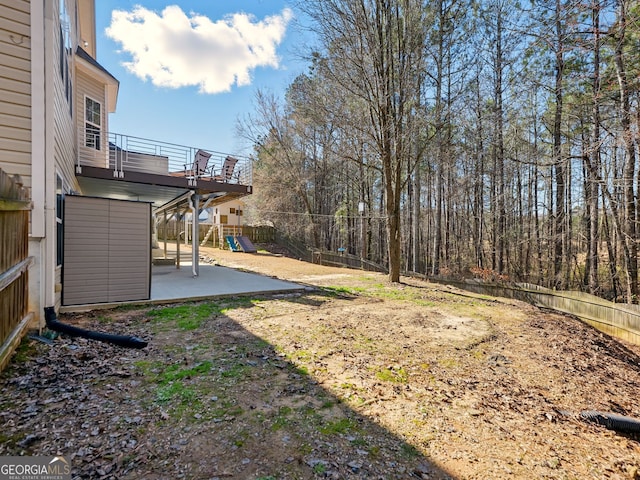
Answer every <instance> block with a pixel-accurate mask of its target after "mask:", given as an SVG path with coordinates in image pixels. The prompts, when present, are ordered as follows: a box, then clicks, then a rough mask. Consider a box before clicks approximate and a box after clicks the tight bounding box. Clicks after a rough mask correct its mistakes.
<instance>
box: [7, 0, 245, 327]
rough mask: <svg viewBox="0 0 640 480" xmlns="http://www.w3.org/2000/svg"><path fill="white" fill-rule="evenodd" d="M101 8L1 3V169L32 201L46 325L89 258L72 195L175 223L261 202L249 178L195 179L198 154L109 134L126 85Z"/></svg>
mask: <svg viewBox="0 0 640 480" xmlns="http://www.w3.org/2000/svg"><path fill="white" fill-rule="evenodd" d="M94 1H95V0H55V1H54V0H0V67H1V68H2V74H1V75H0V169H2V170H3V171H5V172H6V173H8V174H10V175H19V176H20V178H21V179H22V182H23V184H24V186H25V187H26V188H27V189H28V191H29V192H30V198H31V202H32V210H31V218H30V228H29V254H30V255H31V256H32V257H33V259H34V263H33V266H32V268H31V270H30V272H29V305H30V307H29V309H30V311H32V312H34V313H35V318H36V319H37V321H39V323H40V325H42V322H43V320H42V319H43V310H44V308H45V307H52V306H53V307H56V308H58V307H59V306H60V305H61V303H62V302H63V298H64V290H65V278H64V276H65V275H66V274H68V272H69V271H71V270H72V269H71V268H67V269H66V270H65V269H64V268H63V267H64V264H65V262H66V263H67V264H69V258H68V257H69V256H71V255H75V252H76V251H81V250H82V248H76V247H75V244H74V245H71V246H70V245H67V246H66V247H65V246H64V239H65V235H67V233H68V232H66V230H65V224H69V221H70V220H74V219H75V220H76V224H82V223H83V222H85V221H89V222H90V221H91V219H88V220H85V219H81V220H78V218H77V215H79V213H78V212H86V211H89V210H91V209H90V208H88V207H85V206H81V207H79V208H78V207H77V206H76V209H75V210H70V212H71V213H70V215H73V216H74V218H71V219H70V218H65V216H64V211H65V198H67V196H69V195H74V196H80V195H81V196H91V197H95V198H97V199H103V200H105V201H106V200H107V199H110V200H115V199H118V200H121V201H133V200H135V201H143V202H147V204H148V205H149V206H150V208H152V209H153V212H152V215H158V214H162V215H165V216H166V215H167V214H169V215H173V214H177V213H178V212H184V211H185V209H187V208H192V209H193V208H195V209H196V210H197V209H198V206H199V203H198V202H199V201H200V200H202V201H206V202H207V206H208V207H210V206H212V205H215V204H216V202H219V201H222V199H223V197H231V198H234V197H239V196H242V195H247V194H250V193H251V186H250V181H244V182H242V181H241V180H246V179H247V178H248V177H247V175H246V173H245V175H244V177H242V176H241V175H238V177H237V178H238V181H237V182H235V183H234V184H231V183H226V182H223V183H221V182H219V181H216V180H214V179H213V178H210V179H200V178H199V177H193V176H191V177H189V176H188V175H187V170H188V163H189V162H190V161H191V159H192V158H193V152H194V151H196V150H197V149H191V148H189V147H184V148H183V149H182V150H179V154H177V155H178V158H175V156H176V153H175V152H176V150H177V149H176V148H174V146H172V148H170V149H167V148H165V150H166V151H170V152H171V153H165V152H164V151H163V147H162V145H160V144H153V145H152V144H151V142H150V141H144V142H140V141H137V142H134V141H132V139H130V138H128V137H125V136H123V135H116V134H113V133H111V132H110V131H109V125H108V120H109V113H111V112H114V111H115V109H116V104H117V98H118V90H119V88H120V84H119V82H118V80H117V79H116V78H114V77H113V75H111V74H110V73H109V72H108V71H107V70H106V69H105V68H103V67H102V66H101V65H100V63H99V62H98V60H97V52H96V29H95V24H96V22H95V3H94ZM132 145H136V146H135V148H134V147H132ZM180 171H182V172H184V174H180ZM239 171H240V170H239ZM176 172H178V173H177V174H176ZM97 203H99V204H100V208H103V206H104V205H103V204H104V202H97ZM118 207H120V205H119V204H118ZM96 211H98V210H96ZM111 211H117V209H115V208H112V209H111ZM96 215H98V213H96ZM99 215H102V213H100V214H99ZM99 218H100V217H98V216H96V217H95V218H94V220H95V219H99ZM138 223H139V222H138ZM150 223H151V222H150ZM149 230H150V227H149ZM106 232H107V233H106V235H110V237H109V238H113V237H114V234H113V232H111V231H110V230H108V229H107V231H106ZM149 236H150V235H149ZM81 240H82V241H86V242H90V241H91V239H90V238H89V237H86V238H81ZM131 241H135V242H143V241H144V242H147V241H148V240H147V239H146V237H145V238H144V239H141V237H140V238H138V239H137V240H131ZM81 247H82V246H81ZM0 248H1V247H0ZM121 250H122V249H121ZM196 253H197V252H195V253H194V256H195V254H196ZM65 257H66V258H65ZM107 263H112V262H111V261H110V260H107ZM149 281H150V280H149ZM98 301H102V300H98Z"/></svg>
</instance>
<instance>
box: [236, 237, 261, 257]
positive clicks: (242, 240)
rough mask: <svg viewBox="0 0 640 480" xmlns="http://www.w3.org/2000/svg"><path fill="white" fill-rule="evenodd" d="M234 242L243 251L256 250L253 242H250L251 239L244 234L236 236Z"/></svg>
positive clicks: (253, 251) (254, 251)
mask: <svg viewBox="0 0 640 480" xmlns="http://www.w3.org/2000/svg"><path fill="white" fill-rule="evenodd" d="M236 242H237V243H238V245H240V248H242V250H243V251H244V252H245V253H256V252H257V251H258V249H257V248H256V247H255V246H254V245H253V243H251V240H249V238H248V237H245V236H244V235H240V236H239V237H236Z"/></svg>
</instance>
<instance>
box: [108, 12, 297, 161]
mask: <svg viewBox="0 0 640 480" xmlns="http://www.w3.org/2000/svg"><path fill="white" fill-rule="evenodd" d="M95 3H96V30H97V31H96V34H97V57H98V61H99V62H100V64H101V65H102V66H104V67H105V68H106V69H107V70H109V72H111V74H112V75H114V76H115V77H116V78H117V79H118V80H119V81H120V91H119V95H118V104H117V108H116V112H115V113H113V114H111V115H110V117H109V130H110V131H112V132H115V133H121V134H125V135H131V136H136V137H142V138H148V139H154V140H162V141H165V142H169V143H176V144H179V145H187V146H193V147H198V148H204V149H208V150H216V151H219V152H224V153H235V154H247V153H249V149H248V147H250V146H248V145H247V142H246V141H245V140H242V139H240V138H238V137H237V134H236V123H237V119H238V118H243V117H245V116H246V115H248V114H250V113H252V112H253V101H254V96H255V92H256V91H257V89H263V90H266V91H269V92H274V93H276V94H282V93H283V92H284V90H285V89H286V87H287V86H288V85H289V84H290V83H291V82H292V81H293V79H294V78H295V77H296V76H297V75H298V74H300V73H303V72H305V71H306V70H307V64H306V63H305V62H304V61H303V60H301V53H302V49H301V46H302V45H303V44H304V40H303V38H304V36H303V35H302V33H301V31H300V29H299V27H298V26H297V24H298V22H299V19H298V17H297V12H296V11H295V10H294V9H293V7H292V6H291V5H290V4H289V3H288V2H287V1H285V0H253V1H251V0H240V1H233V2H224V1H222V0H200V1H195V0H194V1H187V0H181V1H173V2H171V1H165V2H163V1H157V0H141V1H139V2H130V1H123V0H98V1H96V2H95ZM114 12H115V13H114Z"/></svg>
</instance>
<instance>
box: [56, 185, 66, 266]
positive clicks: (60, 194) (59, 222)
mask: <svg viewBox="0 0 640 480" xmlns="http://www.w3.org/2000/svg"><path fill="white" fill-rule="evenodd" d="M66 191H68V189H67V188H65V182H64V180H62V177H61V176H60V175H56V266H58V267H59V266H60V265H62V262H63V260H64V194H65V192H66Z"/></svg>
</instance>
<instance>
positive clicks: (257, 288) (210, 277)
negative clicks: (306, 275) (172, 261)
mask: <svg viewBox="0 0 640 480" xmlns="http://www.w3.org/2000/svg"><path fill="white" fill-rule="evenodd" d="M304 288H305V287H304V286H302V285H297V284H295V283H291V282H285V281H282V280H278V279H275V278H271V277H267V276H264V275H258V274H256V273H247V272H241V271H238V270H234V269H232V268H227V267H220V266H216V265H206V264H200V266H199V275H198V276H197V277H194V276H193V273H192V268H191V263H190V262H184V261H183V262H181V263H180V269H176V267H175V266H171V265H154V266H153V269H152V276H151V301H152V302H161V301H180V300H201V299H205V298H212V297H219V296H227V295H241V294H249V293H252V294H261V293H284V292H298V291H304Z"/></svg>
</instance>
